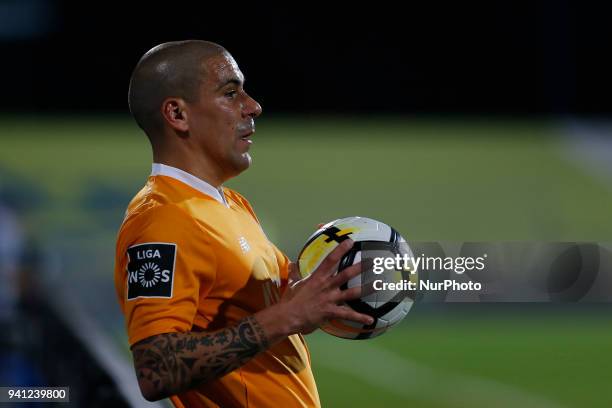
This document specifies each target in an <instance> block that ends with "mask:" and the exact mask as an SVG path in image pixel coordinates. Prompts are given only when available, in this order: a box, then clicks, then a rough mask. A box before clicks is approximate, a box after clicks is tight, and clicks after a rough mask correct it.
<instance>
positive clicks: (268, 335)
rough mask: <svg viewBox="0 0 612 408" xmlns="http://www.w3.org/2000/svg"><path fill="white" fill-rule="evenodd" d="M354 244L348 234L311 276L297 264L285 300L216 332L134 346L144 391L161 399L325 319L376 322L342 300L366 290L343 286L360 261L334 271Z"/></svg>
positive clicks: (149, 397) (172, 335) (168, 335)
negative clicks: (344, 288)
mask: <svg viewBox="0 0 612 408" xmlns="http://www.w3.org/2000/svg"><path fill="white" fill-rule="evenodd" d="M351 246H352V241H351V240H345V241H344V242H343V243H342V244H340V245H338V247H337V248H336V249H334V251H332V253H331V254H330V255H328V256H327V258H326V259H325V260H324V261H323V262H322V263H321V265H320V266H319V267H318V268H317V270H316V271H314V272H313V273H312V274H311V275H310V276H309V277H308V278H305V279H300V276H299V272H298V271H297V267H296V266H295V265H294V264H292V265H291V270H290V279H289V280H290V283H289V286H288V289H287V290H285V292H284V293H283V296H282V297H281V299H280V301H279V303H277V304H275V305H272V306H270V307H268V308H266V309H264V310H261V311H259V312H257V313H255V314H254V315H252V316H249V317H247V318H245V319H243V320H241V321H240V322H239V323H238V324H237V325H235V326H232V327H228V328H225V329H221V330H218V331H214V332H188V333H165V334H159V335H156V336H151V337H149V338H146V339H144V340H142V341H140V342H138V343H136V344H134V345H133V346H132V355H133V357H134V366H135V368H136V376H137V378H138V384H139V385H140V390H141V391H142V395H143V396H144V397H145V398H146V399H147V400H149V401H156V400H159V399H162V398H166V397H168V396H170V395H174V394H177V393H180V392H183V391H186V390H189V389H191V388H193V387H196V386H197V385H199V384H202V383H204V382H206V381H211V380H214V379H216V378H219V377H221V376H223V375H225V374H227V373H229V372H230V371H232V370H235V369H236V368H238V367H240V366H242V365H243V364H245V363H246V362H247V361H249V360H250V359H251V358H253V357H254V356H255V355H257V354H258V353H260V352H261V351H263V350H265V349H266V348H268V347H269V346H271V345H273V344H275V343H277V342H279V341H281V340H282V339H284V338H286V337H287V336H289V335H291V334H294V333H304V334H307V333H310V332H312V331H313V330H315V329H316V328H317V327H318V326H319V325H321V323H323V322H324V321H325V320H328V319H333V318H340V319H348V320H352V321H355V322H360V323H362V324H371V323H372V321H373V320H372V318H371V317H370V316H367V315H364V314H360V313H357V312H355V311H354V310H352V309H350V308H348V307H344V306H339V304H343V303H344V302H345V301H346V300H349V299H355V298H357V297H359V296H360V295H361V288H359V287H356V288H350V289H346V290H341V289H340V287H341V286H342V285H343V284H344V283H345V282H348V280H349V279H351V278H352V277H353V276H356V275H358V274H359V273H360V272H361V271H360V267H359V265H354V266H351V267H348V268H346V269H344V270H343V271H342V272H340V273H338V274H336V275H333V271H334V268H333V267H334V265H337V263H338V262H339V261H340V258H341V256H342V255H343V254H344V253H346V252H347V251H348V250H349V249H350V248H351Z"/></svg>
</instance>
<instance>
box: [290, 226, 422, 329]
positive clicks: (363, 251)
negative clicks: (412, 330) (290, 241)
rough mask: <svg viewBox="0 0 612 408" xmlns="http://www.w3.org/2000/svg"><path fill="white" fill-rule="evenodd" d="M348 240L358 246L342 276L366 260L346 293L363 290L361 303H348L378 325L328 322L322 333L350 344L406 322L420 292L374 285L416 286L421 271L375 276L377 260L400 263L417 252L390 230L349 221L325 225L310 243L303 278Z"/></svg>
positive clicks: (346, 258) (304, 253)
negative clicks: (391, 260) (398, 261)
mask: <svg viewBox="0 0 612 408" xmlns="http://www.w3.org/2000/svg"><path fill="white" fill-rule="evenodd" d="M348 238H350V239H352V240H353V241H355V244H354V245H353V248H351V250H350V251H349V252H347V253H346V254H345V255H344V256H343V257H342V259H341V261H340V264H339V266H338V271H341V270H343V269H344V268H347V267H349V266H351V265H353V264H355V263H357V262H360V261H361V262H362V272H361V274H360V275H357V276H356V277H354V278H352V279H351V280H349V281H348V282H347V283H346V284H344V285H343V286H342V288H341V289H347V288H352V287H355V286H363V287H364V293H363V294H362V296H361V298H359V299H354V300H351V301H348V302H346V304H347V305H348V306H350V307H351V308H353V309H354V310H356V311H357V312H359V313H364V314H367V315H370V316H372V317H373V318H374V323H373V324H371V325H363V324H361V323H356V322H351V321H348V320H342V319H333V320H329V321H327V322H326V323H324V324H323V325H322V326H321V329H322V330H323V331H325V332H327V333H329V334H332V335H334V336H337V337H342V338H345V339H359V340H361V339H370V338H372V337H376V336H380V335H381V334H383V333H384V332H385V331H387V330H388V329H390V328H391V327H393V326H395V325H396V324H398V323H399V322H400V321H401V320H402V319H403V318H404V317H406V315H407V314H408V312H409V311H410V308H411V307H412V304H413V302H414V298H415V292H414V291H410V290H374V288H375V287H376V286H378V287H379V288H380V283H381V282H378V283H377V284H374V281H375V280H382V282H400V281H404V282H405V281H410V282H415V283H416V281H417V273H416V272H417V271H416V270H415V269H414V268H413V269H412V270H410V269H409V268H408V269H401V270H400V269H393V270H385V271H384V272H382V273H380V274H379V273H374V272H373V268H372V264H373V260H374V258H378V257H384V258H389V257H393V258H396V257H397V256H398V255H399V256H400V257H405V256H407V257H408V259H413V257H412V251H411V250H410V247H409V246H408V244H407V243H406V241H405V240H404V238H402V236H401V235H400V234H399V233H398V232H397V231H396V230H394V229H393V228H391V227H390V226H389V225H387V224H384V223H382V222H380V221H376V220H373V219H370V218H365V217H348V218H341V219H338V220H335V221H332V222H329V223H327V224H325V225H323V226H322V227H321V228H319V229H318V230H317V231H316V232H315V233H314V234H312V235H311V236H310V238H308V241H307V242H306V244H305V245H304V248H302V251H301V252H300V254H299V255H298V265H299V268H300V274H301V275H302V277H306V276H308V275H310V274H311V273H312V272H314V271H315V270H316V269H317V267H318V266H319V265H320V264H321V262H322V261H323V259H325V257H326V256H327V255H328V254H329V253H330V252H331V251H332V250H333V249H334V248H335V247H336V246H338V245H339V244H340V243H341V242H342V241H344V240H346V239H348ZM338 271H335V272H334V273H337V272H338Z"/></svg>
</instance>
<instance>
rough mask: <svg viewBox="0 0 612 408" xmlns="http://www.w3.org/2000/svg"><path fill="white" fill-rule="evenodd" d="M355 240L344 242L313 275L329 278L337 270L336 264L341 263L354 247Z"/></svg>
mask: <svg viewBox="0 0 612 408" xmlns="http://www.w3.org/2000/svg"><path fill="white" fill-rule="evenodd" d="M353 244H354V242H353V240H352V239H350V238H348V239H345V240H344V241H342V243H340V244H339V245H338V246H337V247H335V248H334V250H333V251H331V252H330V253H329V255H327V256H326V257H325V259H324V260H323V262H321V265H319V267H318V268H317V269H316V270H315V271H314V272H313V273H312V275H317V276H318V275H321V276H323V277H328V276H329V275H331V274H332V273H333V272H334V271H335V270H336V268H335V266H336V264H338V263H339V262H340V259H342V257H343V256H344V254H346V253H347V252H348V251H349V250H350V249H351V248H352V247H353Z"/></svg>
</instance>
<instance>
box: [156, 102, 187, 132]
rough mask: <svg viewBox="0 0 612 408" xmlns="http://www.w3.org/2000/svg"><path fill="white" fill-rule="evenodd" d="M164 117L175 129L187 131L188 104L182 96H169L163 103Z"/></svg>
mask: <svg viewBox="0 0 612 408" xmlns="http://www.w3.org/2000/svg"><path fill="white" fill-rule="evenodd" d="M161 108H162V112H161V113H162V117H163V118H164V121H165V122H166V123H167V124H168V125H169V126H170V127H171V128H172V129H174V130H177V131H179V132H187V131H188V130H189V124H188V122H187V109H186V108H187V104H186V103H185V101H184V100H183V99H181V98H167V99H165V100H164V102H163V103H162V106H161Z"/></svg>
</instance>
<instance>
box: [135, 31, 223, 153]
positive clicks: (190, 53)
mask: <svg viewBox="0 0 612 408" xmlns="http://www.w3.org/2000/svg"><path fill="white" fill-rule="evenodd" d="M223 53H225V54H227V51H226V50H225V48H223V47H221V46H220V45H218V44H215V43H212V42H208V41H200V40H188V41H176V42H168V43H163V44H160V45H158V46H156V47H154V48H152V49H150V50H149V51H147V53H146V54H145V55H143V57H142V58H141V59H140V61H138V64H137V65H136V68H134V72H133V73H132V78H131V79H130V89H129V92H128V103H129V105H130V112H131V113H132V116H134V119H136V123H138V126H140V128H142V130H144V132H145V133H146V134H147V136H149V139H151V141H153V140H152V139H153V138H154V137H156V136H157V135H158V134H159V133H161V130H162V128H163V118H162V115H161V106H162V103H163V101H164V100H165V99H166V98H169V97H175V98H181V99H184V100H185V101H187V102H189V103H193V102H194V101H195V100H196V99H197V97H198V90H199V86H200V83H201V81H202V78H203V77H204V75H206V72H205V71H206V70H205V67H204V61H206V60H207V59H208V58H210V57H212V56H215V55H219V54H223Z"/></svg>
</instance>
